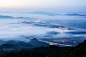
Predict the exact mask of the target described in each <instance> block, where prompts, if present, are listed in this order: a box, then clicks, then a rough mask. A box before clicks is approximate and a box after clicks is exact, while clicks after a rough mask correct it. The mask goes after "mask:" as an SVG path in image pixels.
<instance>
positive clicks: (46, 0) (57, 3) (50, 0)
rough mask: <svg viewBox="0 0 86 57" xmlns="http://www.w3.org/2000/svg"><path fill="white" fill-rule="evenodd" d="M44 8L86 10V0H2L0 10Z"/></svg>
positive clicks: (0, 0)
mask: <svg viewBox="0 0 86 57" xmlns="http://www.w3.org/2000/svg"><path fill="white" fill-rule="evenodd" d="M44 8H45V9H46V8H48V9H49V8H54V9H58V8H60V9H63V8H64V9H68V8H69V9H71V8H77V9H81V10H85V9H86V0H0V11H5V10H7V11H8V10H21V11H22V10H28V9H31V10H32V9H44ZM77 9H74V10H77Z"/></svg>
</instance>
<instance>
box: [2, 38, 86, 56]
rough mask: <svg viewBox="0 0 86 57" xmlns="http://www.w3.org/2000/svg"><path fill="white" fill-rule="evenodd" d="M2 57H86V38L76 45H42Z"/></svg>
mask: <svg viewBox="0 0 86 57" xmlns="http://www.w3.org/2000/svg"><path fill="white" fill-rule="evenodd" d="M34 40H36V39H33V40H32V41H34ZM0 57H86V40H85V41H84V42H83V43H80V44H79V45H78V46H76V47H58V46H49V47H43V46H41V47H38V48H32V49H23V50H21V51H13V52H9V53H6V54H3V55H1V56H0Z"/></svg>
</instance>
